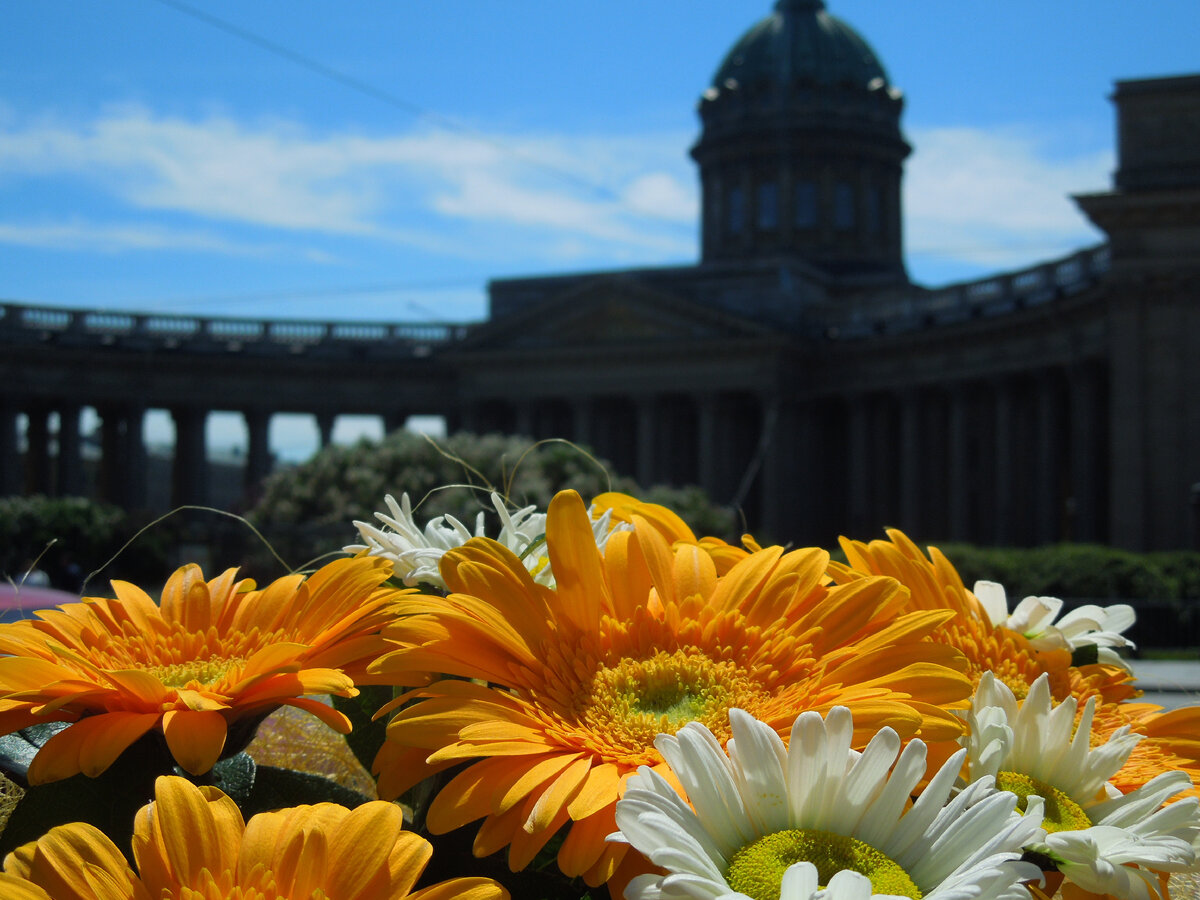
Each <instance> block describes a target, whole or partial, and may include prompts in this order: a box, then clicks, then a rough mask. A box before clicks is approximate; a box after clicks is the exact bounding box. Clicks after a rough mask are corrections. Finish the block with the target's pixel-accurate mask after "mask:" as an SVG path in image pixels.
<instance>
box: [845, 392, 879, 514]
mask: <svg viewBox="0 0 1200 900" xmlns="http://www.w3.org/2000/svg"><path fill="white" fill-rule="evenodd" d="M848 403H849V405H850V408H849V411H848V415H847V417H846V429H847V434H846V456H847V459H846V475H847V479H848V481H849V484H848V496H847V497H846V508H847V510H848V512H849V517H848V521H849V526H850V531H851V533H853V534H855V535H859V534H865V533H866V532H867V529H869V528H870V529H873V528H877V527H878V526H877V525H875V526H872V525H871V523H870V518H871V480H872V478H873V476H872V473H871V402H870V398H869V397H866V396H863V395H861V394H860V395H859V396H856V397H851V398H849V400H848ZM872 533H873V532H872Z"/></svg>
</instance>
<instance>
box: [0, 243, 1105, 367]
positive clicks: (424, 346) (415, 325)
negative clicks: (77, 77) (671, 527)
mask: <svg viewBox="0 0 1200 900" xmlns="http://www.w3.org/2000/svg"><path fill="white" fill-rule="evenodd" d="M1108 267H1109V250H1108V247H1107V245H1104V246H1100V247H1093V248H1090V249H1088V250H1081V251H1080V252H1078V253H1074V254H1072V255H1071V256H1068V257H1065V258H1063V259H1060V260H1055V261H1052V262H1047V263H1042V264H1041V265H1038V266H1034V267H1032V268H1029V269H1022V270H1020V271H1016V272H1009V273H1005V274H1003V275H996V276H993V277H990V278H984V279H980V280H978V281H970V282H963V283H961V284H952V285H948V286H946V287H943V288H940V289H938V290H934V291H916V290H914V291H913V292H912V293H907V294H903V295H901V296H896V297H887V298H876V299H868V300H865V301H863V302H862V303H860V304H858V305H856V306H854V307H852V308H849V309H847V310H846V311H845V312H844V313H842V314H840V315H839V314H838V313H834V315H833V317H832V318H831V319H830V320H829V321H827V322H825V323H822V327H823V328H824V329H825V334H826V335H827V336H829V337H833V338H838V339H853V338H862V337H868V336H870V335H873V334H889V333H895V332H901V331H913V330H918V329H922V328H929V327H932V326H936V325H941V324H949V323H952V322H960V321H965V320H968V319H973V318H978V317H984V316H996V315H1003V314H1005V313H1009V312H1013V311H1016V310H1018V309H1025V308H1028V307H1033V306H1037V305H1039V304H1043V303H1048V302H1050V301H1051V300H1054V299H1055V298H1058V297H1063V296H1069V295H1071V294H1073V293H1076V292H1078V291H1080V290H1083V289H1084V288H1086V287H1088V286H1089V285H1091V284H1093V283H1095V282H1096V280H1097V279H1099V278H1100V276H1101V275H1103V274H1104V273H1105V272H1106V271H1108ZM472 327H473V326H472V325H466V324H460V323H445V322H408V323H404V322H400V323H395V322H346V321H342V322H326V321H314V320H303V319H241V318H234V317H211V318H210V317H201V316H189V315H170V314H163V313H130V312H107V311H97V310H82V309H58V308H53V307H40V306H28V305H22V304H16V303H3V304H0V342H20V341H29V340H43V341H49V340H57V339H61V340H68V339H69V340H72V341H75V342H80V343H86V342H95V343H97V344H116V343H119V342H121V341H125V340H129V341H131V342H136V343H138V345H139V346H144V345H145V344H147V343H149V344H151V345H155V344H158V345H161V346H163V347H164V348H167V349H178V350H183V351H185V352H186V351H187V350H189V349H194V350H196V351H198V352H200V351H211V350H212V349H213V348H218V349H224V350H227V351H230V352H241V353H254V352H264V353H265V352H272V351H274V350H276V349H277V348H279V347H280V346H283V347H285V348H287V349H290V350H291V351H292V352H294V353H304V352H307V351H308V350H310V349H315V348H339V347H343V348H344V347H348V346H363V345H365V346H368V347H374V348H380V349H381V350H383V351H385V352H388V353H392V354H397V355H411V356H418V357H420V356H428V355H430V354H431V353H433V352H434V351H435V350H437V349H438V348H440V347H443V346H448V345H453V344H454V343H456V342H458V341H460V340H462V339H463V338H465V337H466V336H467V334H468V333H469V332H470V330H471V329H472Z"/></svg>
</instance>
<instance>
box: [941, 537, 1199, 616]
mask: <svg viewBox="0 0 1200 900" xmlns="http://www.w3.org/2000/svg"><path fill="white" fill-rule="evenodd" d="M938 547H939V549H940V550H941V551H942V552H943V553H945V554H946V556H947V557H948V558H949V559H950V561H951V562H952V563H954V566H955V568H957V569H958V571H959V574H961V575H962V579H963V582H964V583H965V584H966V585H967V587H970V586H971V585H972V584H974V583H975V581H977V580H979V579H986V580H988V581H996V582H999V583H1000V584H1002V585H1004V587H1005V589H1006V591H1007V593H1008V596H1009V602H1010V603H1012V602H1013V601H1014V600H1019V599H1020V598H1022V597H1027V596H1031V595H1034V596H1050V597H1067V598H1091V599H1099V600H1121V599H1145V600H1195V599H1200V553H1197V552H1194V551H1172V552H1169V553H1133V552H1131V551H1128V550H1117V549H1114V548H1112V547H1103V546H1100V545H1097V544H1055V545H1053V546H1047V547H1034V548H1013V547H976V546H973V545H970V544H940V545H938Z"/></svg>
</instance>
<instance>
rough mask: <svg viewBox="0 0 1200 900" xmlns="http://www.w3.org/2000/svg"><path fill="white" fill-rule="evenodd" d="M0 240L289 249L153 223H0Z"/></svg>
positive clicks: (227, 250)
mask: <svg viewBox="0 0 1200 900" xmlns="http://www.w3.org/2000/svg"><path fill="white" fill-rule="evenodd" d="M0 243H3V244H16V245H17V246H21V247H38V248H43V249H44V248H55V249H60V250H94V251H100V252H115V251H119V250H167V249H171V250H189V251H201V252H211V253H224V254H230V255H234V256H272V255H276V254H278V253H281V252H290V251H287V250H286V248H283V247H280V246H268V245H255V244H248V243H246V242H245V241H235V240H230V239H228V238H224V237H222V236H221V235H219V234H213V233H211V232H207V231H186V230H175V229H170V228H164V227H161V226H155V225H111V224H96V223H91V222H82V221H78V220H74V221H70V222H58V223H54V224H45V223H21V222H0Z"/></svg>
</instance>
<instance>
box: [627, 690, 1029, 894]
mask: <svg viewBox="0 0 1200 900" xmlns="http://www.w3.org/2000/svg"><path fill="white" fill-rule="evenodd" d="M729 721H730V728H731V730H732V732H733V738H732V739H731V740H730V741H729V744H728V755H726V753H725V751H723V750H722V749H721V746H720V744H719V743H718V742H717V739H716V738H715V737H714V736H713V734H712V732H711V731H709V730H708V729H707V728H706V727H704V726H703V725H701V724H700V723H698V722H692V723H689V724H687V725H685V726H684V727H683V728H681V729H680V730H679V731H678V732H677V733H676V734H675V735H673V736H671V735H659V736H658V738H657V739H656V740H655V746H656V747H657V748H658V750H659V752H661V753H662V755H663V757H664V758H665V759H666V761H667V762H668V763H669V765H670V766H671V769H672V771H673V772H674V773H675V775H676V776H678V778H679V781H680V782H681V783H682V785H683V787H684V789H685V790H686V792H687V796H688V798H689V800H690V801H691V806H689V805H688V802H687V801H685V800H684V799H683V798H681V797H680V796H679V794H678V793H677V792H676V791H675V790H674V789H673V788H672V787H671V786H670V784H668V782H667V781H666V780H665V779H663V778H662V777H661V776H660V775H658V774H657V773H655V772H654V771H652V770H651V769H649V768H648V767H645V766H643V767H641V768H640V769H639V770H638V774H637V775H635V776H633V777H632V778H630V780H629V784H628V786H627V788H626V790H625V794H624V796H623V797H622V798H621V800H619V801H618V802H617V812H616V818H617V826H618V827H619V828H620V829H621V830H620V832H618V833H617V834H614V835H611V836H610V838H609V839H610V840H620V841H627V842H628V843H630V844H632V845H633V846H634V847H635V848H636V849H637V850H639V851H640V852H641V853H642V854H643V855H644V856H645V857H646V858H647V859H649V860H650V861H651V862H653V863H654V864H655V865H658V866H661V867H662V868H664V869H666V870H667V873H668V874H666V875H642V876H638V877H637V878H634V879H633V880H632V881H631V882H630V884H629V886H628V887H627V888H626V890H625V896H626V897H627V898H629V900H660V898H661V900H666V898H696V900H700V898H704V900H712V898H730V900H776V898H787V900H792V898H798V900H810V898H813V897H825V898H828V897H834V898H838V900H865V898H866V897H868V896H873V897H891V896H896V897H909V898H917V897H923V898H924V900H964V898H968V897H969V898H972V900H993V898H995V900H1029V893H1028V891H1027V890H1026V888H1025V887H1024V886H1023V884H1022V882H1023V881H1025V880H1031V879H1037V878H1039V877H1040V872H1039V871H1038V869H1037V867H1036V866H1032V865H1030V864H1028V863H1023V862H1020V859H1019V858H1020V856H1021V848H1022V847H1023V846H1025V845H1026V844H1028V843H1031V842H1034V841H1039V840H1041V838H1042V834H1043V833H1042V830H1041V828H1040V827H1039V826H1038V821H1039V817H1038V815H1037V801H1035V802H1034V803H1033V804H1032V806H1033V809H1031V810H1030V811H1029V813H1028V814H1027V815H1025V816H1022V815H1021V814H1019V813H1017V812H1016V811H1015V808H1016V804H1017V798H1016V797H1015V796H1014V795H1013V794H1010V793H1005V792H999V791H996V790H994V789H993V787H992V785H991V779H987V778H985V779H982V780H980V781H979V782H977V783H976V784H973V785H971V786H970V787H968V788H967V789H966V790H965V791H962V792H960V793H958V794H957V795H956V796H955V797H953V799H951V797H950V794H951V792H952V790H953V788H954V784H955V780H956V778H957V777H958V773H959V770H960V769H961V767H962V762H963V757H964V755H965V754H964V751H961V750H960V751H959V752H958V753H957V754H955V755H954V756H953V757H952V758H951V759H950V760H949V761H947V762H946V764H945V765H944V766H942V768H941V769H939V770H938V772H937V773H936V774H934V775H933V777H932V779H930V781H929V784H928V786H927V787H926V788H925V790H924V791H923V792H922V793H921V796H920V798H918V799H917V801H916V802H915V803H910V797H911V796H912V794H913V793H914V792H915V790H916V788H917V785H918V784H919V783H920V781H921V780H922V778H923V777H924V775H925V768H926V764H925V745H924V744H923V743H922V742H921V741H919V740H913V741H910V742H909V743H908V745H907V746H905V747H904V749H903V751H902V750H901V747H900V738H899V737H898V736H897V734H896V732H894V731H893V730H892V729H890V728H884V729H882V730H881V731H880V732H879V733H878V734H876V735H875V737H874V738H872V739H871V741H870V743H869V744H868V745H867V747H866V749H865V750H863V751H862V752H861V753H859V752H856V751H854V750H851V749H850V741H851V739H852V737H853V733H854V726H853V721H852V718H851V714H850V710H848V709H846V708H845V707H844V706H838V707H834V708H833V709H832V710H830V712H829V715H828V717H827V718H826V719H824V720H823V719H822V718H821V716H820V714H818V713H816V712H805V713H803V714H801V715H800V717H799V718H797V719H796V722H795V725H793V727H792V733H791V745H790V747H787V748H785V747H784V744H783V741H782V740H781V739H780V738H779V736H778V735H777V734H776V733H775V729H773V728H771V727H769V726H767V725H765V724H763V723H762V722H759V721H758V720H756V719H754V718H753V717H752V716H750V715H749V714H748V713H746V712H745V711H743V710H740V709H732V710H730V712H729ZM893 765H894V767H893ZM844 870H848V871H849V872H857V873H859V874H861V875H864V876H866V878H867V879H868V882H867V886H865V887H864V885H863V882H862V881H860V880H858V879H856V878H853V877H851V876H849V875H845V874H843V871H844ZM818 884H825V885H827V887H826V888H825V889H824V890H825V893H824V894H822V893H821V892H820V891H819V890H818V887H817V886H818Z"/></svg>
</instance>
